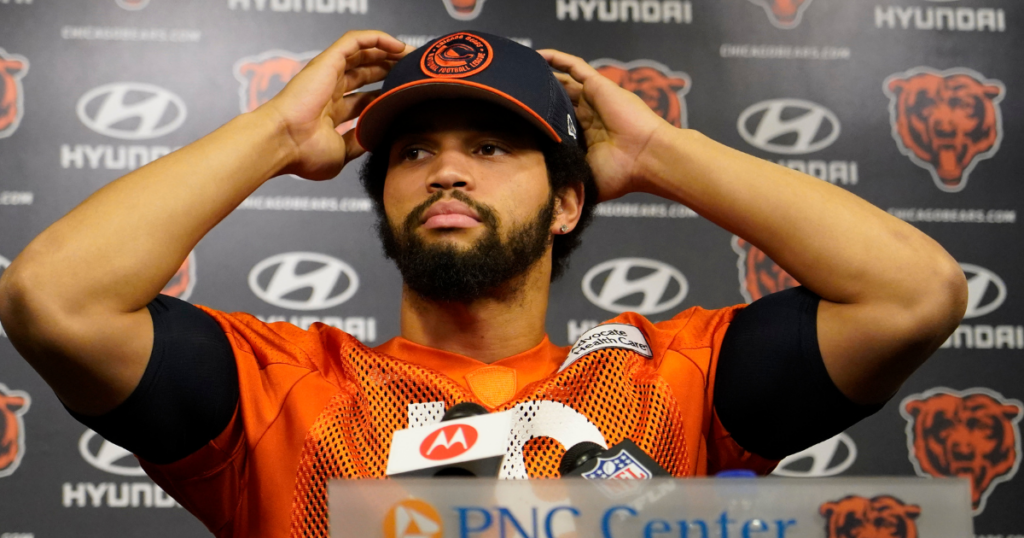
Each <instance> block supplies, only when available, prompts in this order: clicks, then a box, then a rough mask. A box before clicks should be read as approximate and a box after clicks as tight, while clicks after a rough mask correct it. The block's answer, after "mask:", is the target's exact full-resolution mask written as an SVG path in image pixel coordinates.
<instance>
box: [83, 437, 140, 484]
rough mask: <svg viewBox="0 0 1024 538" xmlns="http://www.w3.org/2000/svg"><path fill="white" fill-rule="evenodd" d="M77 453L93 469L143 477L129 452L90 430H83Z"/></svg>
mask: <svg viewBox="0 0 1024 538" xmlns="http://www.w3.org/2000/svg"><path fill="white" fill-rule="evenodd" d="M78 452H79V453H80V454H81V455H82V459H84V460H85V461H86V462H88V463H89V465H92V466H93V467H95V468H97V469H99V470H101V471H104V472H107V473H110V474H116V475H121V476H145V474H146V471H143V470H142V467H141V466H139V462H138V460H136V459H135V456H132V453H131V452H128V451H127V450H125V449H123V448H121V447H119V446H117V445H115V444H114V443H111V442H110V441H107V440H106V439H104V438H102V437H100V435H99V434H98V433H96V432H94V431H92V430H85V433H83V434H82V437H80V438H79V439H78Z"/></svg>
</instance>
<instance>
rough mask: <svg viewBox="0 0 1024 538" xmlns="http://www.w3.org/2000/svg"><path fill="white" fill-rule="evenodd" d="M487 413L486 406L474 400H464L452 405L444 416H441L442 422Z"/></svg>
mask: <svg viewBox="0 0 1024 538" xmlns="http://www.w3.org/2000/svg"><path fill="white" fill-rule="evenodd" d="M486 414H487V410H486V409H484V406H482V405H480V404H478V403H473V402H462V403H457V404H455V405H453V406H451V407H450V408H449V409H448V410H447V411H445V412H444V416H442V417H441V422H444V421H446V420H458V419H460V418H469V417H475V416H477V415H486Z"/></svg>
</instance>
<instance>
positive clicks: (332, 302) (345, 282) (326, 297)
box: [249, 252, 359, 310]
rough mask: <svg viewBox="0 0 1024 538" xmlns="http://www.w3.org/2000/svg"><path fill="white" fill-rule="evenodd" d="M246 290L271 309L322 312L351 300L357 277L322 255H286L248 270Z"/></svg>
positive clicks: (339, 262) (265, 261)
mask: <svg viewBox="0 0 1024 538" xmlns="http://www.w3.org/2000/svg"><path fill="white" fill-rule="evenodd" d="M249 288H251V289H252V292H253V293H255V294H256V296H257V297H259V298H260V299H263V300H264V301H266V302H267V303H270V304H272V305H274V306H279V307H281V308H289V309H292V310H323V309H325V308H331V307H332V306H337V305H340V304H341V303H344V302H345V301H347V300H349V299H351V298H352V296H353V295H355V293H356V290H358V289H359V276H358V275H357V274H356V272H355V270H354V269H352V267H351V266H349V265H348V264H347V263H345V262H343V261H341V260H339V259H337V258H332V257H331V256H328V255H326V254H320V253H318V252H286V253H284V254H278V255H276V256H271V257H269V258H267V259H265V260H263V261H261V262H259V263H257V264H256V265H255V266H254V267H253V268H252V270H251V271H249Z"/></svg>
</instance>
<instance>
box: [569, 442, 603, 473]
mask: <svg viewBox="0 0 1024 538" xmlns="http://www.w3.org/2000/svg"><path fill="white" fill-rule="evenodd" d="M604 450H605V449H604V447H602V446H601V445H599V444H597V443H592V442H590V441H583V442H582V443H577V444H575V445H573V446H572V447H571V448H569V450H566V451H565V454H563V455H562V461H561V462H560V463H559V464H558V474H560V475H562V476H565V475H566V474H568V473H570V472H572V471H574V470H576V469H578V468H579V467H582V466H583V465H584V464H585V463H587V462H588V461H590V460H591V459H593V458H595V457H597V456H598V455H599V454H601V453H602V452H604Z"/></svg>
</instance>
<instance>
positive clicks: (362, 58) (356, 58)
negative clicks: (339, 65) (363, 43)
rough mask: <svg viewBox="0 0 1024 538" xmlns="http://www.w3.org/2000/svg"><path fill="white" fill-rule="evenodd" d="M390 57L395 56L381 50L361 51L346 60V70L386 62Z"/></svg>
mask: <svg viewBox="0 0 1024 538" xmlns="http://www.w3.org/2000/svg"><path fill="white" fill-rule="evenodd" d="M389 56H394V54H392V53H390V52H388V51H386V50H380V49H364V50H360V51H358V52H356V53H355V54H353V55H351V56H349V57H348V58H345V69H352V68H353V67H359V66H361V65H366V64H372V63H377V62H380V61H384V60H387V59H388V57H389Z"/></svg>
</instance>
